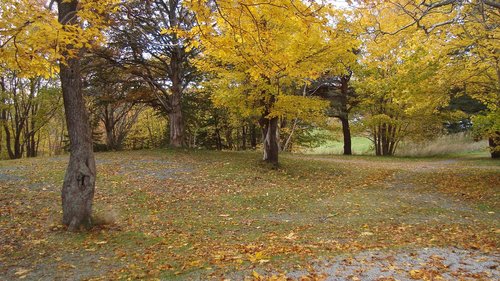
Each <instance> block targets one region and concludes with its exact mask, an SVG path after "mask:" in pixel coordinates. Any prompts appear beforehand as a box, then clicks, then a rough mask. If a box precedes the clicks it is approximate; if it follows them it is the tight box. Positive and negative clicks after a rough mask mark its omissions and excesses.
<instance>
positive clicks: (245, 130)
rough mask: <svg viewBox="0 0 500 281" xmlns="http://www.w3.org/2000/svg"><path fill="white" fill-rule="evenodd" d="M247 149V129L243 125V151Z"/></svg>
mask: <svg viewBox="0 0 500 281" xmlns="http://www.w3.org/2000/svg"><path fill="white" fill-rule="evenodd" d="M246 149H247V127H246V126H245V125H243V126H242V127H241V150H246Z"/></svg>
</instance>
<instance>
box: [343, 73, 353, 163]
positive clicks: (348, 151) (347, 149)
mask: <svg viewBox="0 0 500 281" xmlns="http://www.w3.org/2000/svg"><path fill="white" fill-rule="evenodd" d="M351 75H352V74H349V75H343V76H342V77H341V79H340V82H341V88H340V90H341V93H342V95H341V107H342V110H341V111H342V112H341V115H342V116H341V117H340V121H341V122H342V133H343V136H344V155H352V148H351V129H350V127H349V110H348V108H347V101H348V95H349V81H350V80H351Z"/></svg>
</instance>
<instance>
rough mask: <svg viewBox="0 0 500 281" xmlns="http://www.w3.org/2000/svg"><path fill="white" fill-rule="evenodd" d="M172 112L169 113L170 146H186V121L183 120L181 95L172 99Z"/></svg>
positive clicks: (173, 96) (176, 95)
mask: <svg viewBox="0 0 500 281" xmlns="http://www.w3.org/2000/svg"><path fill="white" fill-rule="evenodd" d="M170 100H171V104H172V110H171V111H170V112H169V113H168V122H169V128H170V146H171V147H175V148H178V147H183V146H184V120H183V118H182V108H181V97H180V94H173V95H172V96H171V97H170Z"/></svg>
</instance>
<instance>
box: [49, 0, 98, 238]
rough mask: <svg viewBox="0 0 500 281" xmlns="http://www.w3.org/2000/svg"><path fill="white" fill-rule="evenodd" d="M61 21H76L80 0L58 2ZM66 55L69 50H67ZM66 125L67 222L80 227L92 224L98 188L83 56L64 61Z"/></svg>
mask: <svg viewBox="0 0 500 281" xmlns="http://www.w3.org/2000/svg"><path fill="white" fill-rule="evenodd" d="M57 3H58V11H59V22H60V23H61V24H63V25H66V24H76V10H77V5H78V1H76V0H73V1H63V0H59V1H58V2H57ZM65 55H66V54H65ZM60 77H61V88H62V92H63V100H64V110H65V115H66V125H67V128H68V134H69V141H70V159H69V163H68V167H67V170H66V175H65V177H64V183H63V188H62V208H63V224H65V225H67V226H68V230H70V231H77V230H79V229H80V228H81V227H82V226H85V227H87V228H89V227H90V226H91V224H92V221H91V215H92V201H93V198H94V190H95V177H96V168H95V159H94V153H93V150H92V134H91V128H90V123H89V117H88V112H87V111H86V108H85V102H84V99H83V93H82V88H81V74H80V60H79V58H77V57H73V58H68V59H66V61H65V62H63V63H61V64H60Z"/></svg>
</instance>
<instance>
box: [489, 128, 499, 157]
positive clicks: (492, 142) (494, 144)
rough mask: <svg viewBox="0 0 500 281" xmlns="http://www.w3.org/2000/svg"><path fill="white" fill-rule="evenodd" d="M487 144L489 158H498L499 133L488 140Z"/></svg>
mask: <svg viewBox="0 0 500 281" xmlns="http://www.w3.org/2000/svg"><path fill="white" fill-rule="evenodd" d="M488 144H489V146H490V149H491V158H496V159H498V158H500V132H496V133H495V135H494V136H491V137H489V138H488Z"/></svg>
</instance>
